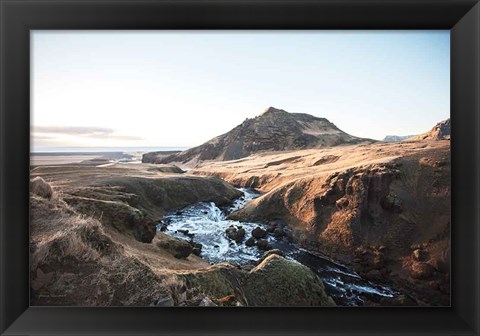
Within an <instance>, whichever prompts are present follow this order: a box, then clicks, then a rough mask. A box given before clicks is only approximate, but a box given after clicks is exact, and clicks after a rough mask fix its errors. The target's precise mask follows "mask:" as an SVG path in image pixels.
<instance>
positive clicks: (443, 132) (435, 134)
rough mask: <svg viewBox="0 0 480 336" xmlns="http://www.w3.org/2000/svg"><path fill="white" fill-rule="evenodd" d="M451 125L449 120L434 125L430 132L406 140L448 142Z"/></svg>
mask: <svg viewBox="0 0 480 336" xmlns="http://www.w3.org/2000/svg"><path fill="white" fill-rule="evenodd" d="M450 132H451V123H450V118H448V119H447V120H444V121H441V122H439V123H438V124H436V125H435V126H434V127H433V128H432V129H431V130H430V131H428V132H426V133H423V134H420V135H417V136H414V137H412V138H409V139H407V140H409V141H423V140H450Z"/></svg>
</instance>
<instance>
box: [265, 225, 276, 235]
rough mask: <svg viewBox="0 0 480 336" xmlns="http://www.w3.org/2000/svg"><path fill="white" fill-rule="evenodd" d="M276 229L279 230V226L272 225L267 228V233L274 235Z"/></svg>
mask: <svg viewBox="0 0 480 336" xmlns="http://www.w3.org/2000/svg"><path fill="white" fill-rule="evenodd" d="M276 228H277V225H275V224H270V225H269V226H267V232H268V233H273V231H275V229H276Z"/></svg>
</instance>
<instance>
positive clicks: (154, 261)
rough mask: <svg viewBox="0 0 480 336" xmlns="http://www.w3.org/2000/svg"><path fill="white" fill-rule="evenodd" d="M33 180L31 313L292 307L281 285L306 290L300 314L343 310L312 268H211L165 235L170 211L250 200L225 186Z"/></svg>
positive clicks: (135, 174) (40, 174) (136, 168)
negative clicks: (160, 228)
mask: <svg viewBox="0 0 480 336" xmlns="http://www.w3.org/2000/svg"><path fill="white" fill-rule="evenodd" d="M31 177H32V180H31V183H30V190H31V193H30V215H31V222H30V226H31V239H30V240H31V242H30V251H31V268H30V270H31V304H32V305H48V306H50V305H63V306H64V305H67V306H146V305H153V306H177V305H179V306H185V305H187V306H244V305H248V306H259V305H260V306H265V305H266V306H269V305H270V306H271V305H278V304H279V303H281V302H282V300H284V299H283V298H284V295H285V292H283V291H280V290H277V289H276V283H277V282H278V281H280V282H284V283H288V282H290V283H292V282H295V283H297V287H296V288H294V289H292V290H293V292H292V293H291V294H290V297H295V300H294V301H292V302H291V303H292V305H299V306H308V305H315V306H322V305H333V304H334V303H333V301H332V299H331V298H329V297H328V296H327V295H326V294H325V292H324V290H323V283H322V281H321V280H320V279H318V278H317V277H316V276H315V275H314V274H313V273H312V272H311V271H310V269H308V268H307V267H305V266H303V265H299V264H298V263H295V262H292V261H288V260H286V259H284V258H282V257H278V258H277V257H276V256H272V257H270V258H266V259H265V260H263V261H261V262H260V263H259V265H258V266H257V268H253V269H240V268H238V267H236V266H234V265H231V264H228V263H221V264H216V265H210V264H209V263H208V262H206V261H204V260H203V259H201V258H200V257H198V256H197V255H196V253H195V248H197V249H198V248H199V247H198V246H195V244H190V243H189V242H187V241H184V240H181V239H178V238H174V237H171V236H168V235H166V234H163V233H161V232H158V233H157V232H156V224H157V223H158V222H159V221H160V218H161V217H162V216H163V215H164V213H165V212H166V211H170V210H175V209H180V208H183V207H185V206H186V205H189V204H193V203H196V202H200V201H206V202H215V203H216V204H217V205H223V204H228V203H230V202H231V201H232V200H233V199H235V198H237V197H239V196H240V195H241V194H242V193H241V192H239V191H238V190H236V189H234V188H233V187H231V186H230V185H229V184H228V183H226V182H224V181H222V180H221V179H219V178H216V177H207V178H205V177H199V176H192V175H186V174H183V171H181V170H178V168H176V167H174V166H165V165H162V166H153V165H128V166H126V165H114V166H101V167H92V166H85V165H61V166H38V167H33V168H32V169H31ZM278 259H282V260H278ZM255 281H257V282H260V283H262V285H263V286H265V288H268V289H269V291H270V295H269V296H268V298H264V299H262V298H261V297H259V295H260V294H259V293H258V287H251V286H250V285H249V284H251V283H254V282H255ZM310 288H313V289H315V290H314V291H313V292H312V291H309V289H310ZM299 293H300V294H299Z"/></svg>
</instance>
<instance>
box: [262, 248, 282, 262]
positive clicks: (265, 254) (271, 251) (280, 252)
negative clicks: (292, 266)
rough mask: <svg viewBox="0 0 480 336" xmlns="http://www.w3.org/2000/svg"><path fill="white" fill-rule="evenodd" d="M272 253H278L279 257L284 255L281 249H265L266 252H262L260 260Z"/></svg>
mask: <svg viewBox="0 0 480 336" xmlns="http://www.w3.org/2000/svg"><path fill="white" fill-rule="evenodd" d="M272 254H276V255H279V256H280V257H285V253H283V251H281V250H279V249H273V250H270V251H267V252H265V253H263V256H262V260H263V259H266V258H267V257H268V256H270V255H272Z"/></svg>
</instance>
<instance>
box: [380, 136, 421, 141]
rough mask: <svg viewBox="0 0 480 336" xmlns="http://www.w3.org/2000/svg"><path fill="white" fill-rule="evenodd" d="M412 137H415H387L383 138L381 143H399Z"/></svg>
mask: <svg viewBox="0 0 480 336" xmlns="http://www.w3.org/2000/svg"><path fill="white" fill-rule="evenodd" d="M414 136H415V135H387V136H386V137H385V138H383V140H382V141H383V142H400V141H403V140H406V139H409V138H411V137H414Z"/></svg>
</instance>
